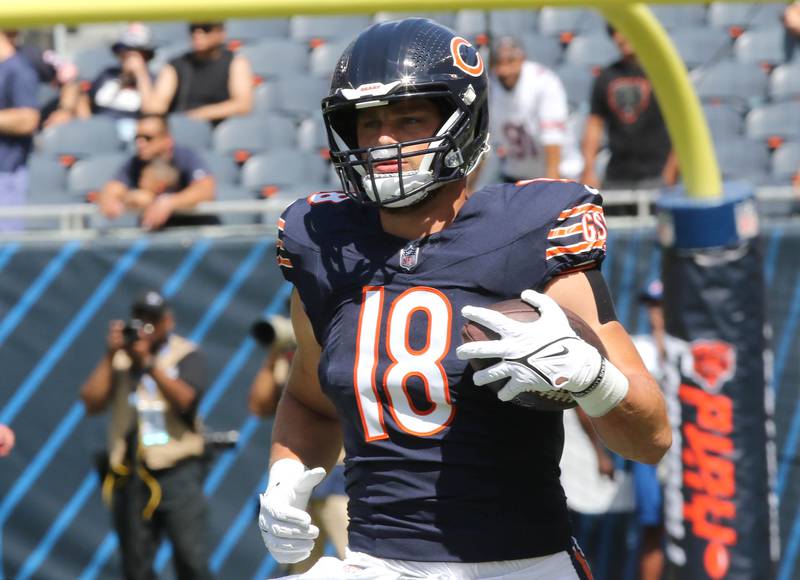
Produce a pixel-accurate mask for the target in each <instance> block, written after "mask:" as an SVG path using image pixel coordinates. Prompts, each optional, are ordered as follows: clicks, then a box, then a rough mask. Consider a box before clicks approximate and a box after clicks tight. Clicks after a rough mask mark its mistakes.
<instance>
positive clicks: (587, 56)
mask: <svg viewBox="0 0 800 580" xmlns="http://www.w3.org/2000/svg"><path fill="white" fill-rule="evenodd" d="M619 57H620V54H619V50H617V45H616V44H614V42H613V41H612V40H611V39H610V38H609V37H608V35H607V34H606V33H604V32H595V33H592V34H580V35H578V36H576V37H575V38H574V39H573V40H572V42H570V43H569V45H567V49H566V51H565V52H564V62H567V63H570V64H575V65H579V66H589V67H604V66H606V65H608V64H611V63H612V62H614V61H616V60H619Z"/></svg>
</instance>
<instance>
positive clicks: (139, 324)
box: [122, 318, 155, 346]
mask: <svg viewBox="0 0 800 580" xmlns="http://www.w3.org/2000/svg"><path fill="white" fill-rule="evenodd" d="M154 330H155V327H154V326H153V325H152V324H150V323H149V322H145V321H143V320H140V319H138V318H132V319H131V320H129V321H128V322H126V323H125V326H124V327H123V328H122V338H123V339H124V341H125V346H131V345H132V344H133V343H134V342H136V341H137V340H139V339H140V338H143V337H145V336H147V335H149V334H153V331H154Z"/></svg>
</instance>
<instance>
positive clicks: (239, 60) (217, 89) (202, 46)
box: [145, 22, 280, 123]
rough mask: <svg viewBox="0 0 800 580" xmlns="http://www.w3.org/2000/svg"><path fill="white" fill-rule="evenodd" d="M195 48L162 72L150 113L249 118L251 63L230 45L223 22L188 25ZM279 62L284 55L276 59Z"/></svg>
mask: <svg viewBox="0 0 800 580" xmlns="http://www.w3.org/2000/svg"><path fill="white" fill-rule="evenodd" d="M189 30H190V32H191V35H192V50H191V52H188V53H186V54H184V55H183V56H180V57H178V58H176V59H175V60H172V61H171V62H169V63H168V64H167V65H165V66H164V68H163V69H161V72H160V73H159V75H158V78H157V79H156V85H155V91H154V94H153V95H152V98H150V99H147V100H146V101H145V107H146V109H147V110H148V111H152V112H156V113H167V112H169V113H173V112H181V113H185V114H186V115H188V116H189V117H192V118H194V119H202V120H206V121H211V122H213V123H219V122H220V121H223V120H224V119H227V118H228V117H232V116H236V115H247V114H248V113H250V111H251V110H252V108H253V72H252V69H251V68H250V63H249V62H248V61H247V59H246V58H245V57H243V56H241V55H235V54H234V53H233V52H231V51H230V50H228V49H227V48H226V47H225V27H224V25H223V24H222V23H221V22H208V23H195V24H190V25H189ZM275 58H280V55H277V54H276V55H275Z"/></svg>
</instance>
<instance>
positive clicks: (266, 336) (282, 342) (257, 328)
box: [250, 315, 297, 351]
mask: <svg viewBox="0 0 800 580" xmlns="http://www.w3.org/2000/svg"><path fill="white" fill-rule="evenodd" d="M250 335H251V336H252V337H253V338H254V339H255V341H256V342H257V343H258V344H259V346H261V347H262V348H270V347H272V348H275V349H277V350H281V351H284V350H291V349H293V348H295V347H296V346H297V341H296V340H295V337H294V329H292V321H291V320H289V319H288V318H286V317H285V316H279V315H275V316H270V317H269V318H262V319H261V320H257V321H256V322H254V323H253V325H252V326H251V327H250Z"/></svg>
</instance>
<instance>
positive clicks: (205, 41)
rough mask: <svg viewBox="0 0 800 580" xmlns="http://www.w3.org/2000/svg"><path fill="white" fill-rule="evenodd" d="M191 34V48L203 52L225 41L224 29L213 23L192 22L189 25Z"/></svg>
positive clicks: (213, 48) (217, 46)
mask: <svg viewBox="0 0 800 580" xmlns="http://www.w3.org/2000/svg"><path fill="white" fill-rule="evenodd" d="M189 33H190V34H191V36H192V50H194V51H195V52H198V53H205V52H209V51H212V50H215V49H216V48H219V47H220V46H222V45H223V44H224V43H225V29H224V28H223V27H222V26H217V25H213V24H192V25H191V26H189Z"/></svg>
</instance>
